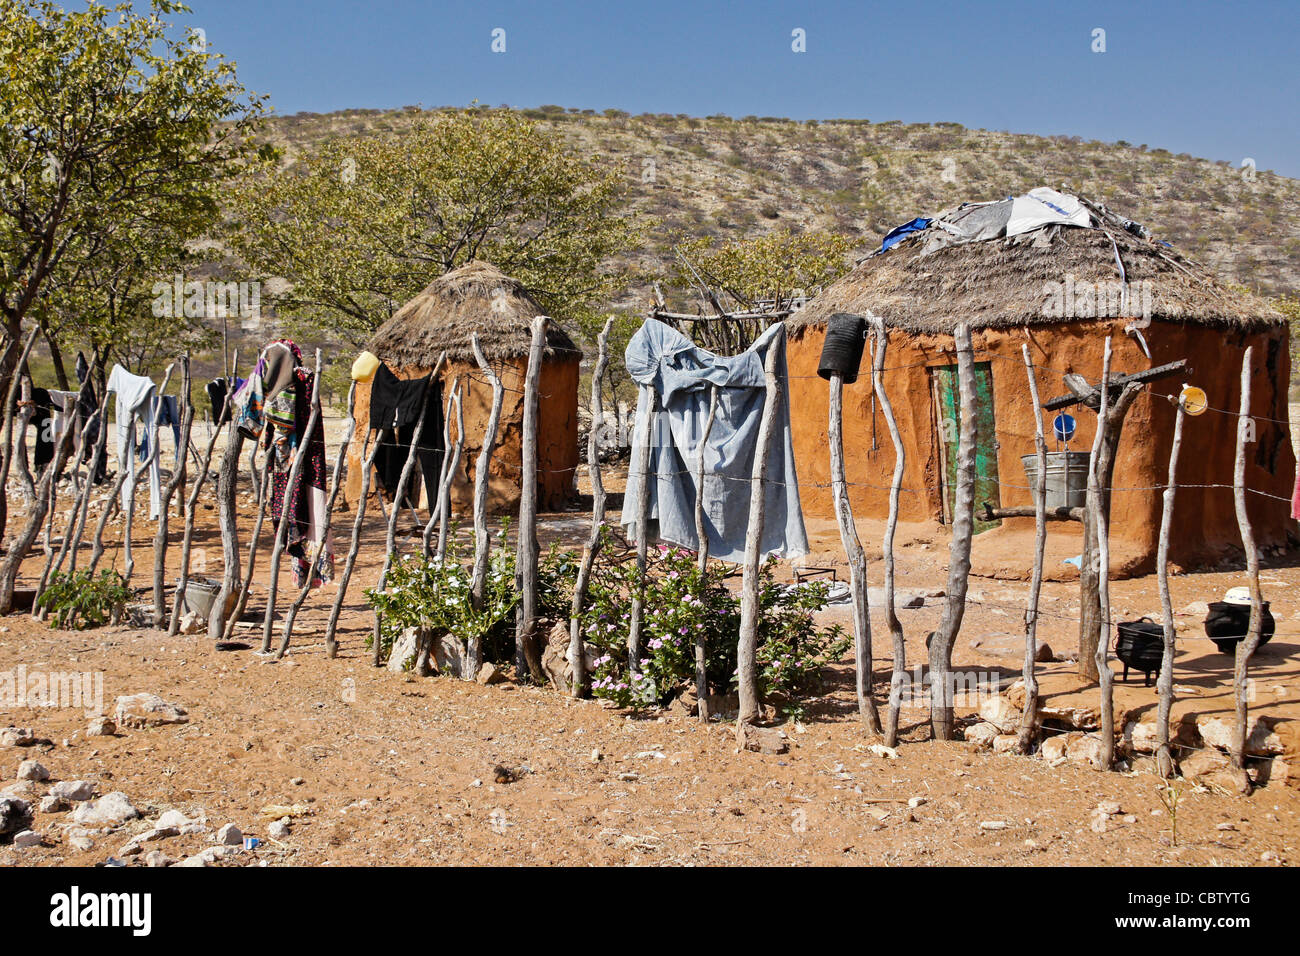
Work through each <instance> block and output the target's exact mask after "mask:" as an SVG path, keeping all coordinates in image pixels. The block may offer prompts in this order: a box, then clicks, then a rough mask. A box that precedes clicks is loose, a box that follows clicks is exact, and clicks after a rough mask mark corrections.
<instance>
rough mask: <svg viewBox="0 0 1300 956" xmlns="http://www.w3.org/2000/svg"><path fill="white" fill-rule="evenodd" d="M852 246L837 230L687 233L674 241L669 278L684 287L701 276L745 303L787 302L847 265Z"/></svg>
mask: <svg viewBox="0 0 1300 956" xmlns="http://www.w3.org/2000/svg"><path fill="white" fill-rule="evenodd" d="M852 247H853V241H852V240H851V239H849V238H848V237H847V236H842V235H839V234H837V233H832V232H821V231H809V232H798V233H796V232H792V231H791V230H788V229H780V230H776V231H774V232H769V233H767V234H766V235H762V236H757V237H755V238H752V239H730V240H726V241H724V242H718V241H716V240H715V239H713V238H708V237H706V238H700V239H688V240H686V241H684V242H682V243H680V244H679V246H678V251H679V253H680V255H679V258H678V260H677V262H676V263H675V267H674V268H675V273H674V278H675V280H676V282H677V284H678V285H681V286H685V287H688V288H698V286H699V283H700V281H701V280H702V281H703V283H704V284H705V285H706V286H708V287H709V288H710V289H711V290H712V291H713V292H714V293H715V294H717V293H726V294H727V295H729V296H730V297H731V298H732V299H733V300H734V302H735V303H736V304H739V305H740V306H741V307H743V308H746V309H751V308H756V307H758V306H759V305H760V304H761V303H764V302H775V303H788V302H790V301H791V300H794V299H797V298H799V297H800V296H805V297H809V296H812V295H813V294H814V292H816V291H818V290H820V289H822V288H824V287H825V286H827V285H829V284H830V283H831V282H834V281H835V280H836V279H838V278H839V277H840V276H841V275H843V274H844V273H845V272H846V271H848V268H849V261H848V252H849V250H850V249H851V248H852ZM692 270H693V271H692ZM697 274H698V277H697ZM724 305H726V304H725V303H724ZM726 307H728V308H733V307H734V306H726Z"/></svg>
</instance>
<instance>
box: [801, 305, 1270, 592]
mask: <svg viewBox="0 0 1300 956" xmlns="http://www.w3.org/2000/svg"><path fill="white" fill-rule="evenodd" d="M1123 325H1124V323H1123V322H1119V321H1117V322H1116V323H1114V324H1111V323H1107V322H1104V321H1102V322H1097V321H1088V322H1077V323H1062V324H1057V325H1038V326H1032V327H1030V328H1029V329H1027V330H1026V329H1024V328H1015V329H1005V330H986V331H977V332H975V333H974V334H973V344H974V348H975V351H976V355H975V360H976V361H977V362H989V363H990V366H991V372H992V378H993V396H994V420H995V424H996V429H997V441H998V450H997V462H998V476H997V477H998V481H999V484H1000V502H999V503H1000V504H1001V505H1002V506H1004V507H1014V506H1021V505H1030V506H1032V504H1033V498H1032V496H1031V494H1030V491H1029V488H1028V481H1027V479H1026V478H1025V472H1024V467H1023V465H1022V464H1021V461H1020V458H1021V456H1022V455H1029V454H1033V453H1034V450H1035V449H1034V415H1033V409H1032V406H1031V402H1030V397H1029V386H1028V380H1027V378H1026V375H1025V367H1024V360H1023V358H1022V354H1021V345H1022V344H1028V345H1029V347H1030V355H1031V356H1032V358H1033V361H1034V364H1035V367H1036V368H1035V371H1036V374H1037V377H1038V391H1039V397H1040V399H1041V400H1042V401H1044V402H1045V401H1047V400H1049V399H1051V398H1055V397H1056V396H1058V395H1064V394H1066V393H1067V392H1068V389H1067V388H1066V387H1065V384H1064V382H1063V381H1062V378H1061V376H1062V374H1063V373H1065V372H1077V373H1079V374H1081V375H1083V376H1085V377H1086V378H1087V379H1088V380H1089V381H1090V382H1096V381H1097V380H1099V379H1100V377H1101V371H1102V368H1101V367H1102V352H1103V347H1104V345H1103V343H1104V339H1105V335H1106V333H1107V331H1108V330H1109V331H1110V332H1111V334H1112V349H1113V352H1112V359H1111V365H1112V373H1115V374H1118V373H1131V372H1137V371H1141V370H1143V369H1147V368H1151V367H1153V366H1156V365H1164V364H1166V363H1168V362H1173V361H1176V360H1177V359H1180V358H1186V359H1187V360H1188V363H1189V365H1190V366H1191V369H1192V370H1191V371H1190V372H1188V373H1186V374H1180V375H1177V376H1173V377H1170V378H1167V379H1163V380H1160V381H1157V382H1154V383H1152V384H1151V385H1150V386H1149V387H1148V389H1147V391H1146V392H1144V393H1143V394H1141V395H1139V396H1138V398H1137V399H1136V401H1134V403H1133V405H1132V406H1131V407H1130V409H1129V412H1128V415H1127V417H1126V418H1125V420H1124V431H1123V436H1122V438H1121V440H1120V445H1119V449H1118V453H1117V457H1116V463H1115V473H1114V479H1113V485H1114V491H1113V492H1112V496H1111V526H1110V533H1111V535H1112V536H1113V537H1115V538H1121V539H1124V540H1126V541H1127V542H1129V543H1130V544H1132V545H1133V546H1135V547H1136V548H1137V550H1138V552H1139V554H1140V555H1141V556H1142V564H1143V565H1144V569H1150V568H1154V562H1155V554H1156V547H1157V543H1158V538H1159V534H1160V514H1161V493H1162V489H1163V485H1164V483H1165V481H1166V479H1167V476H1168V469H1169V452H1170V448H1171V446H1172V444H1173V428H1174V415H1175V408H1174V405H1173V404H1172V403H1171V402H1170V401H1169V400H1168V399H1167V398H1165V396H1170V395H1175V396H1176V395H1177V394H1178V392H1179V391H1180V389H1181V388H1182V385H1183V383H1184V382H1186V383H1188V384H1193V385H1198V386H1200V387H1201V388H1203V389H1204V390H1205V392H1206V395H1207V396H1208V397H1209V404H1210V410H1207V411H1206V412H1205V413H1204V414H1202V415H1200V416H1198V417H1195V418H1193V417H1190V416H1189V417H1188V418H1187V419H1186V420H1185V422H1184V425H1183V445H1182V451H1181V453H1180V456H1179V463H1178V477H1177V480H1178V484H1179V485H1180V486H1188V485H1226V486H1227V487H1217V488H1197V487H1180V488H1179V490H1178V494H1177V497H1176V499H1175V502H1174V521H1173V527H1172V530H1171V534H1170V559H1171V560H1172V561H1173V562H1174V563H1176V564H1178V565H1180V566H1182V567H1186V568H1190V567H1198V566H1206V565H1210V564H1214V563H1216V562H1218V561H1221V560H1223V559H1225V558H1230V557H1233V556H1235V555H1240V553H1241V536H1240V534H1239V532H1238V530H1237V521H1236V512H1235V510H1234V504H1233V492H1232V483H1233V461H1234V457H1235V442H1236V422H1237V419H1236V410H1237V407H1238V404H1239V402H1240V397H1241V395H1240V392H1241V385H1240V379H1241V361H1242V355H1243V353H1244V351H1245V348H1246V346H1248V345H1253V346H1254V349H1255V351H1254V355H1253V358H1252V365H1253V368H1254V375H1253V378H1252V380H1251V415H1252V416H1253V417H1254V418H1255V439H1256V440H1255V442H1254V443H1252V444H1248V445H1247V446H1246V486H1247V487H1248V488H1250V489H1254V490H1255V491H1259V492H1263V493H1264V494H1250V493H1248V494H1247V508H1248V511H1249V514H1250V518H1251V522H1252V524H1253V526H1254V531H1255V537H1256V540H1257V542H1258V543H1259V546H1260V547H1261V548H1272V547H1278V546H1285V545H1286V543H1287V537H1288V531H1289V530H1290V529H1292V528H1293V527H1294V522H1292V521H1291V518H1290V511H1291V509H1290V503H1289V502H1290V498H1291V492H1292V489H1293V487H1294V480H1295V466H1296V462H1295V456H1294V454H1293V452H1292V448H1291V440H1290V431H1289V428H1288V427H1287V426H1286V425H1285V424H1282V423H1283V422H1285V421H1286V420H1287V415H1288V408H1287V383H1288V381H1289V380H1290V355H1289V348H1288V344H1289V343H1288V336H1287V331H1286V329H1285V328H1283V327H1274V328H1268V329H1263V330H1260V329H1255V330H1250V331H1245V330H1241V331H1239V330H1232V329H1225V328H1219V327H1209V326H1204V325H1193V324H1182V323H1172V322H1163V321H1153V322H1152V324H1151V327H1150V328H1148V329H1146V330H1145V336H1146V339H1147V344H1148V345H1149V347H1150V348H1151V359H1150V361H1148V360H1147V358H1146V357H1145V356H1144V355H1143V354H1142V352H1141V350H1140V349H1139V347H1138V345H1137V342H1136V341H1135V340H1134V339H1133V338H1132V337H1131V336H1128V335H1125V334H1124V332H1123ZM824 336H825V330H824V328H808V329H805V330H803V331H802V332H801V333H796V334H795V335H792V336H791V339H790V343H789V349H788V362H789V372H790V410H791V420H792V423H793V432H794V452H795V459H796V461H797V465H798V471H799V484H800V498H801V500H802V503H803V508H804V513H805V514H806V515H808V516H810V517H825V518H831V517H834V511H833V510H832V506H831V497H830V489H829V483H830V461H829V456H828V453H827V442H828V428H827V416H828V390H827V383H826V382H825V381H824V380H823V379H821V378H820V377H819V376H818V375H817V364H818V360H819V358H820V356H821V349H822V341H823V338H824ZM955 362H956V355H955V353H954V346H953V342H952V338H951V337H950V336H939V335H916V334H909V333H906V332H903V331H900V330H897V329H891V330H890V331H889V345H888V350H887V352H886V355H885V368H886V371H885V373H884V387H885V389H886V390H887V392H888V394H889V398H890V400H891V401H892V402H893V408H894V415H895V417H896V418H897V420H898V427H899V431H900V432H901V433H902V440H903V444H904V449H905V452H906V462H905V469H904V474H903V492H902V494H901V495H900V497H899V515H900V520H903V521H922V520H936V521H942V520H943V502H942V500H941V497H940V496H941V487H942V486H941V471H942V458H941V454H940V448H939V434H938V431H937V428H936V425H935V421H934V419H935V415H934V411H933V409H932V399H931V386H930V372H929V367H930V366H935V365H949V364H955ZM872 393H873V390H872V382H871V358H870V349H869V348H868V349H867V351H866V352H865V353H864V355H863V360H862V369H861V371H860V372H859V375H858V380H857V381H856V382H855V383H854V384H852V385H846V386H845V388H844V446H845V447H844V454H845V467H846V470H847V480H848V482H849V485H850V487H849V493H850V498H851V500H852V503H853V507H854V512H855V514H856V515H857V516H859V517H864V518H884V517H886V516H887V515H888V513H889V486H890V482H891V479H892V476H893V469H894V451H893V443H892V441H891V440H890V436H889V428H888V426H887V425H886V423H885V419H884V415H883V414H882V413H881V411H880V408H879V403H874V408H873V401H872V398H873V394H872ZM1214 409H1227V410H1230V411H1231V412H1232V413H1233V414H1230V415H1229V414H1223V413H1221V412H1217V411H1214ZM1065 411H1067V412H1069V413H1070V414H1072V415H1074V417H1075V419H1076V420H1077V422H1078V430H1077V432H1076V433H1075V436H1074V438H1073V439H1072V440H1071V442H1070V445H1069V447H1070V448H1071V449H1072V450H1075V451H1090V450H1091V448H1092V440H1093V435H1094V434H1095V428H1096V421H1097V416H1096V415H1095V414H1094V413H1093V412H1092V411H1090V410H1088V409H1086V408H1084V407H1083V406H1081V405H1076V406H1074V407H1072V408H1067V409H1065ZM1055 414H1056V413H1055V412H1046V411H1044V412H1043V428H1044V430H1045V432H1046V433H1047V436H1048V450H1049V451H1055V450H1057V448H1058V444H1057V442H1056V441H1055V439H1054V438H1053V437H1052V434H1051V429H1052V418H1053V417H1054V416H1055ZM1060 447H1064V446H1060ZM1266 495H1274V496H1277V497H1276V498H1272V497H1266ZM1278 499H1281V500H1278ZM980 504H981V503H980V502H976V507H977V508H978V507H979V506H980ZM1003 523H1004V525H1007V526H1009V527H1010V528H1012V529H1018V528H1024V529H1026V530H1028V531H1030V532H1032V530H1033V519H1032V518H1013V519H1007V520H1006V521H1004V522H1003ZM1048 530H1049V533H1050V531H1051V525H1049V529H1048ZM1031 560H1032V559H1031V558H1026V567H1028V565H1029V563H1030V561H1031Z"/></svg>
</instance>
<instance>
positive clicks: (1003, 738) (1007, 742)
mask: <svg viewBox="0 0 1300 956" xmlns="http://www.w3.org/2000/svg"><path fill="white" fill-rule="evenodd" d="M1019 745H1020V738H1019V737H1017V736H1016V735H1015V734H998V735H997V736H996V737H994V738H993V752H994V753H995V754H1009V753H1015V752H1016V748H1017V747H1018V746H1019Z"/></svg>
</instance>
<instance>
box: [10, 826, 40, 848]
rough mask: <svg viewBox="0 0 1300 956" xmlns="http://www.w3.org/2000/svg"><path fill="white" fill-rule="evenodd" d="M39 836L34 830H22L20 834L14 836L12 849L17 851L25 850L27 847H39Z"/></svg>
mask: <svg viewBox="0 0 1300 956" xmlns="http://www.w3.org/2000/svg"><path fill="white" fill-rule="evenodd" d="M40 845H41V835H40V834H39V833H36V832H35V831H34V830H24V831H22V832H21V833H15V834H14V847H15V848H16V849H19V850H25V849H26V848H27V847H29V846H40Z"/></svg>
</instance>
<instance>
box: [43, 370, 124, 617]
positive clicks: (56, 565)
mask: <svg viewBox="0 0 1300 956" xmlns="http://www.w3.org/2000/svg"><path fill="white" fill-rule="evenodd" d="M107 407H108V393H107V392H105V393H104V397H103V400H102V401H101V403H100V406H99V412H100V416H101V420H102V417H103V414H104V411H105V410H106V409H107ZM94 424H95V420H94V419H93V418H92V419H91V420H90V421H88V422H86V424H85V426H84V427H83V429H82V446H83V447H84V445H85V441H86V439H87V438H88V437H89V435H90V429H91V428H92V427H93V426H94ZM94 471H95V466H94V463H93V462H92V463H91V466H90V469H89V472H88V473H87V475H86V481H85V484H83V485H82V487H81V491H80V492H79V493H78V494H77V497H76V499H75V500H74V501H73V505H72V511H71V513H70V514H69V516H68V523H67V526H66V527H65V528H64V531H63V541H62V542H61V543H60V545H59V551H58V554H57V555H53V554H52V555H50V559H49V560H48V561H46V562H45V569H44V570H43V571H42V572H41V579H40V581H39V582H37V584H36V594H35V597H34V598H33V599H32V617H34V618H38V619H40V620H44V617H45V611H44V609H43V608H40V607H37V604H38V603H39V602H40V599H41V595H42V594H44V593H45V588H46V585H48V584H49V580H50V575H51V574H56V573H58V572H59V571H60V570H62V568H63V559H64V558H65V557H66V556H67V555H68V553H69V551H71V552H72V554H73V557H74V558H75V556H76V549H77V546H78V544H79V543H80V541H81V532H82V529H83V527H84V525H85V521H86V512H87V511H88V510H89V509H90V493H91V489H92V487H93V485H94ZM73 570H75V565H74V567H73ZM69 573H72V572H71V571H70V572H69Z"/></svg>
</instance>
